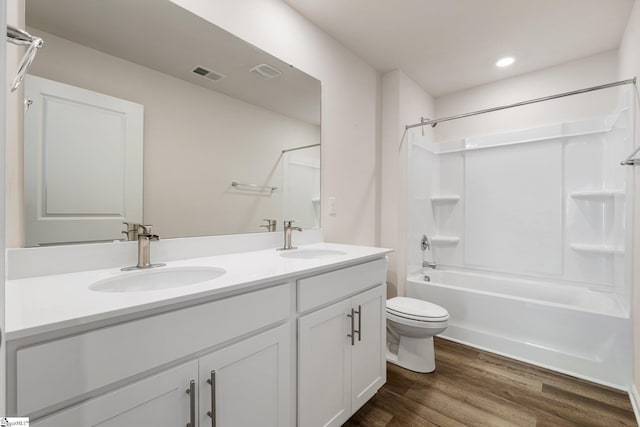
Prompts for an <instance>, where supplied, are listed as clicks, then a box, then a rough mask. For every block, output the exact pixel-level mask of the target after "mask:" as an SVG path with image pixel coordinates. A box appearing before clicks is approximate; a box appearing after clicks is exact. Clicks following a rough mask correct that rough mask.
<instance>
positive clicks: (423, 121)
mask: <svg viewBox="0 0 640 427" xmlns="http://www.w3.org/2000/svg"><path fill="white" fill-rule="evenodd" d="M628 84H636V78H635V77H634V78H632V79H628V80H621V81H619V82H614V83H608V84H604V85H599V86H592V87H588V88H586V89H579V90H572V91H571V92H564V93H559V94H556V95H550V96H545V97H542V98H535V99H530V100H528V101H522V102H516V103H515V104H508V105H501V106H499V107H493V108H487V109H485V110H478V111H473V112H471V113H465V114H458V115H457V116H449V117H443V118H441V119H434V120H429V119H428V118H426V117H420V123H415V124H412V125H406V126H405V130H407V129H411V128H416V127H422V126H427V125H429V126H432V127H435V126H436V125H437V124H438V123H440V122H448V121H449V120H456V119H462V118H464V117H470V116H477V115H478V114H485V113H492V112H494V111H499V110H505V109H507V108H513V107H520V106H523V105H529V104H535V103H536V102H542V101H550V100H552V99H558V98H564V97H565V96H570V95H577V94H579V93H585V92H592V91H594V90H600V89H608V88H610V87H615V86H621V85H628Z"/></svg>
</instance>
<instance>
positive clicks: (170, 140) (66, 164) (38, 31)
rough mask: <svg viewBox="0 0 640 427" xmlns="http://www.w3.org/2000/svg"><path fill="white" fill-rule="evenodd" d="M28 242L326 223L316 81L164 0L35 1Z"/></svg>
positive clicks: (29, 19) (30, 22) (30, 11)
mask: <svg viewBox="0 0 640 427" xmlns="http://www.w3.org/2000/svg"><path fill="white" fill-rule="evenodd" d="M26 24H27V29H28V31H29V32H30V33H32V34H35V35H37V36H39V37H42V38H43V39H44V40H45V46H44V48H42V49H40V51H39V52H38V56H37V58H36V60H35V62H34V63H33V65H32V68H31V70H30V76H28V78H27V80H25V94H26V98H27V102H28V104H29V105H26V107H25V108H27V107H28V109H27V110H26V112H25V215H26V218H25V224H26V225H25V236H26V244H27V246H38V245H48V244H65V243H74V242H87V241H109V240H116V239H122V238H123V237H124V235H122V234H121V232H122V230H123V225H122V222H123V221H127V222H132V223H145V224H152V225H153V232H154V233H156V234H158V235H160V236H161V238H172V237H190V236H206V235H216V234H235V233H249V232H264V231H268V228H267V227H261V226H263V225H264V226H266V225H267V223H266V222H265V221H264V220H265V219H273V220H277V227H278V228H277V229H281V227H282V220H283V219H286V220H289V219H291V220H297V221H298V222H299V225H300V226H302V227H304V228H313V227H319V226H320V82H319V81H318V80H317V79H315V78H313V77H311V76H309V75H307V74H305V73H303V72H301V71H300V70H297V69H295V68H294V67H292V66H290V65H289V64H287V63H285V62H283V61H281V60H279V59H278V58H275V57H273V56H271V55H269V54H267V53H265V52H263V51H261V50H259V49H257V48H256V47H254V46H252V45H249V44H248V43H246V42H244V41H242V40H240V39H238V38H237V37H235V36H234V35H232V34H229V33H228V32H226V31H224V30H222V29H220V28H218V27H216V26H215V25H213V24H211V23H210V22H208V21H205V20H203V19H201V18H200V17H198V16H196V15H193V14H192V13H190V12H188V11H186V10H184V9H182V8H181V7H179V6H177V5H175V4H173V3H171V2H170V1H169V0H136V1H130V0H56V1H51V0H26Z"/></svg>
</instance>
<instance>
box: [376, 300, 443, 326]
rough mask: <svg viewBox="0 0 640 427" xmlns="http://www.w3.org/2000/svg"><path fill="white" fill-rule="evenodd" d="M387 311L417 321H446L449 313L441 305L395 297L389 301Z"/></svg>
mask: <svg viewBox="0 0 640 427" xmlns="http://www.w3.org/2000/svg"><path fill="white" fill-rule="evenodd" d="M387 311H388V312H390V313H392V314H396V315H398V316H401V317H407V318H410V319H416V320H425V321H427V320H431V321H435V320H444V319H448V318H449V312H448V311H447V310H445V309H444V308H442V307H440V306H439V305H436V304H433V303H430V302H427V301H422V300H419V299H415V298H407V297H395V298H391V299H389V300H387Z"/></svg>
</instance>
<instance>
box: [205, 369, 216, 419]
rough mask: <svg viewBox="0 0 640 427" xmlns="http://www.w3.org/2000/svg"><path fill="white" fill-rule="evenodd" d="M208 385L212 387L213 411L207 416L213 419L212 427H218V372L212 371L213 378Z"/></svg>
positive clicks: (208, 381)
mask: <svg viewBox="0 0 640 427" xmlns="http://www.w3.org/2000/svg"><path fill="white" fill-rule="evenodd" d="M207 383H208V384H210V385H211V410H210V411H208V412H207V415H209V417H211V427H216V371H211V378H209V379H208V380H207Z"/></svg>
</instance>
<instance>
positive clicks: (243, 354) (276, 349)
mask: <svg viewBox="0 0 640 427" xmlns="http://www.w3.org/2000/svg"><path fill="white" fill-rule="evenodd" d="M199 372H200V375H199V383H200V393H199V395H200V411H199V412H200V414H199V419H200V427H205V426H213V425H215V426H216V427H254V426H260V427H268V426H273V427H280V426H288V425H290V420H291V417H290V415H291V412H290V411H291V400H292V394H291V381H290V378H291V377H290V375H291V329H290V326H289V324H286V325H282V326H279V327H277V328H275V329H272V330H269V331H267V332H263V333H262V334H259V335H257V336H254V337H251V338H247V339H245V340H243V341H240V342H239V343H237V344H233V345H231V346H229V347H225V348H223V349H221V350H218V351H216V352H214V353H211V354H210V355H207V356H204V357H201V358H200V359H199ZM207 380H209V381H210V382H211V383H208V382H207ZM212 391H214V395H213V401H212ZM208 412H209V413H211V415H209V414H207V413H208ZM212 416H213V417H215V424H214V423H213V422H212V418H211V417H212Z"/></svg>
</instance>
